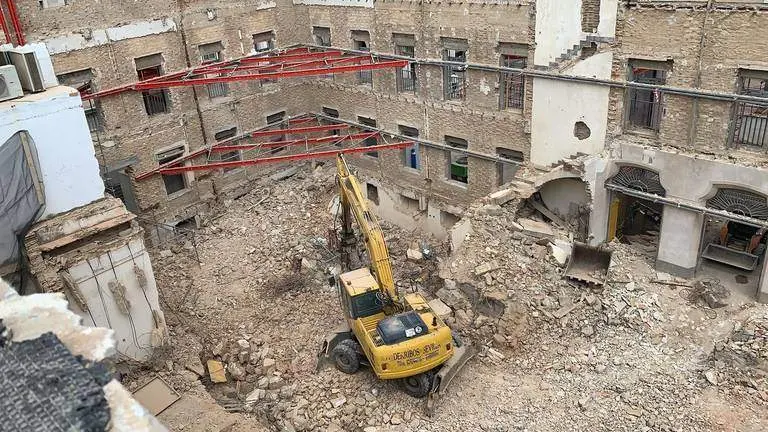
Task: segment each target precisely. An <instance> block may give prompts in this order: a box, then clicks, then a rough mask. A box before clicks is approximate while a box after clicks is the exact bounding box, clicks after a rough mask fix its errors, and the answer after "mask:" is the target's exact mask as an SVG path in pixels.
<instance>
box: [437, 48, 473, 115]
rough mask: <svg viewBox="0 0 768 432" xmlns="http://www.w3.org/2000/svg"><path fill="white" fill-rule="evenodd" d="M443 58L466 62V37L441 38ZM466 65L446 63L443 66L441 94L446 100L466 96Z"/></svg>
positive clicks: (459, 98)
mask: <svg viewBox="0 0 768 432" xmlns="http://www.w3.org/2000/svg"><path fill="white" fill-rule="evenodd" d="M441 40H442V43H443V60H445V61H449V62H457V63H466V62H467V48H468V47H469V45H468V43H467V41H466V39H451V38H442V39H441ZM466 90H467V66H466V65H446V66H444V67H443V94H444V97H445V99H447V100H464V98H466V96H467V92H466Z"/></svg>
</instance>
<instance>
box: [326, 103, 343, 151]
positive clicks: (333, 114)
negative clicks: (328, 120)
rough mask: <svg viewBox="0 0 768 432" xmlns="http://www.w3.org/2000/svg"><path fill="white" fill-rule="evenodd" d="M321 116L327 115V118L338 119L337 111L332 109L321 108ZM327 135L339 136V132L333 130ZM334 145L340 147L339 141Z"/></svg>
mask: <svg viewBox="0 0 768 432" xmlns="http://www.w3.org/2000/svg"><path fill="white" fill-rule="evenodd" d="M323 114H325V115H327V116H328V117H332V118H335V119H337V118H339V110H336V109H333V108H328V107H323ZM328 134H329V135H331V136H333V135H341V130H339V129H333V130H331V131H329V132H328ZM335 145H336V146H337V147H340V146H341V141H338V142H336V144H335Z"/></svg>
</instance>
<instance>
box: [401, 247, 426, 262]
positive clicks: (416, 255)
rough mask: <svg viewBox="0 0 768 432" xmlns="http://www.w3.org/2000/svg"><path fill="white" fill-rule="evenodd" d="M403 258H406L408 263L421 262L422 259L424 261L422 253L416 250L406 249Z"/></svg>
mask: <svg viewBox="0 0 768 432" xmlns="http://www.w3.org/2000/svg"><path fill="white" fill-rule="evenodd" d="M405 256H406V257H407V258H408V259H409V260H410V261H421V260H423V259H424V254H422V253H421V251H418V250H416V249H408V250H407V251H406V252H405Z"/></svg>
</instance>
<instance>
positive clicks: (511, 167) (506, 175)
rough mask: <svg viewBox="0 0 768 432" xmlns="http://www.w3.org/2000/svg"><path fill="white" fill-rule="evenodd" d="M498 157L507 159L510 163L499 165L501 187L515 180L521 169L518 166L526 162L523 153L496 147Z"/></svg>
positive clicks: (499, 183)
mask: <svg viewBox="0 0 768 432" xmlns="http://www.w3.org/2000/svg"><path fill="white" fill-rule="evenodd" d="M496 155H497V156H498V157H499V159H506V160H508V161H509V163H507V162H503V161H502V162H499V163H498V166H499V172H498V185H499V186H501V185H503V184H506V183H509V182H511V181H512V180H513V179H514V178H515V173H516V172H517V170H518V169H519V168H520V165H518V164H521V163H523V162H524V160H525V155H524V154H523V152H521V151H517V150H510V149H507V148H504V147H496ZM515 162H517V163H515Z"/></svg>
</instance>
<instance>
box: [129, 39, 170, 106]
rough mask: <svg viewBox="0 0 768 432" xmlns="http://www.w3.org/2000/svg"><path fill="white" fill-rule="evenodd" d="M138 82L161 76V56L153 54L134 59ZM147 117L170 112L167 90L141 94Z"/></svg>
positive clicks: (146, 91)
mask: <svg viewBox="0 0 768 432" xmlns="http://www.w3.org/2000/svg"><path fill="white" fill-rule="evenodd" d="M134 61H135V62H136V74H137V75H138V76H139V80H140V81H142V80H147V79H151V78H157V77H159V76H162V75H163V66H162V65H163V56H162V55H161V54H153V55H149V56H145V57H139V58H136V59H134ZM141 96H142V98H143V99H144V109H145V110H146V111H147V115H150V116H152V115H156V114H163V113H167V112H169V111H170V97H169V93H168V90H167V89H157V90H145V91H143V92H142V93H141Z"/></svg>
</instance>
